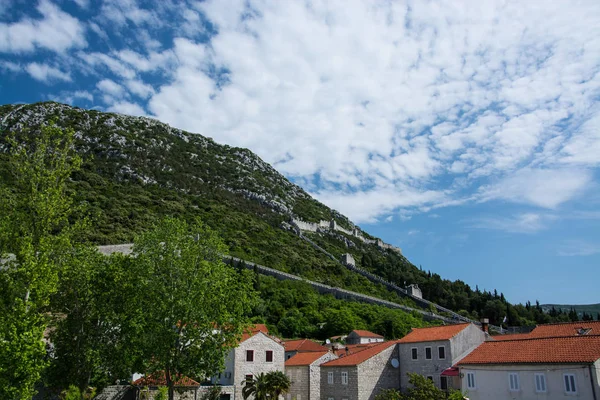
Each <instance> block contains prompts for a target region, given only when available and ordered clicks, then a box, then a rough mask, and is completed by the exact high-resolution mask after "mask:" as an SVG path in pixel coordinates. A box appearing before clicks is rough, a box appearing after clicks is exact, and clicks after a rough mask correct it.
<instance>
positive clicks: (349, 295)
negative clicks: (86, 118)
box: [98, 243, 461, 324]
mask: <svg viewBox="0 0 600 400" xmlns="http://www.w3.org/2000/svg"><path fill="white" fill-rule="evenodd" d="M132 247H133V245H132V244H131V243H127V244H119V245H109V246H98V251H99V252H100V253H101V254H104V255H110V254H113V253H123V254H131V249H132ZM332 257H333V256H332ZM223 261H224V262H225V263H226V264H228V265H232V266H237V265H239V264H240V263H242V265H245V267H246V268H247V269H249V270H254V268H256V270H257V272H259V273H260V274H263V275H268V276H272V277H274V278H276V279H279V280H293V281H301V282H306V283H308V284H309V285H311V286H312V287H313V288H314V289H315V290H317V292H319V293H321V294H332V295H333V296H335V297H336V298H338V299H348V300H355V301H360V302H363V303H370V304H378V305H382V306H385V307H389V308H399V309H401V310H404V311H406V312H413V311H414V312H417V313H419V314H421V315H422V316H423V318H424V319H426V320H428V321H433V320H439V321H444V322H446V323H449V324H455V323H458V322H461V321H460V320H457V319H456V318H447V317H444V316H442V315H438V314H435V313H433V312H430V311H425V310H420V309H417V308H412V307H408V306H405V305H402V304H398V303H394V302H391V301H387V300H383V299H379V298H377V297H373V296H369V295H366V294H362V293H356V292H352V291H350V290H346V289H341V288H337V287H333V286H329V285H325V284H323V283H319V282H314V281H311V280H308V279H305V278H302V277H300V276H297V275H293V274H289V273H287V272H283V271H279V270H277V269H273V268H269V267H265V266H264V265H260V264H256V263H253V262H251V261H246V260H242V259H240V258H237V257H231V256H224V257H223ZM357 272H358V271H357ZM380 279H381V278H380ZM382 281H383V279H382Z"/></svg>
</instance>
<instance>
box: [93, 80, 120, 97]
mask: <svg viewBox="0 0 600 400" xmlns="http://www.w3.org/2000/svg"><path fill="white" fill-rule="evenodd" d="M96 87H97V88H98V90H100V91H101V92H102V93H104V94H107V95H109V96H113V97H121V96H123V95H124V94H125V89H123V87H122V86H121V85H119V84H118V83H115V82H114V81H112V80H110V79H103V80H101V81H100V82H98V83H97V84H96Z"/></svg>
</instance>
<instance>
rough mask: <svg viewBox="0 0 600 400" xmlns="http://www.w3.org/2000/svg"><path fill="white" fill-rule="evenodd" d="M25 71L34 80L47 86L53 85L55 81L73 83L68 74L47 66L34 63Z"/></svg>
mask: <svg viewBox="0 0 600 400" xmlns="http://www.w3.org/2000/svg"><path fill="white" fill-rule="evenodd" d="M25 70H26V71H27V73H28V74H29V75H31V77H32V78H33V79H36V80H38V81H40V82H43V83H46V84H51V83H53V82H54V81H67V82H69V81H71V76H70V75H69V74H68V73H65V72H62V71H61V70H59V69H57V68H54V67H51V66H49V65H47V64H40V63H36V62H33V63H30V64H28V65H27V66H26V67H25Z"/></svg>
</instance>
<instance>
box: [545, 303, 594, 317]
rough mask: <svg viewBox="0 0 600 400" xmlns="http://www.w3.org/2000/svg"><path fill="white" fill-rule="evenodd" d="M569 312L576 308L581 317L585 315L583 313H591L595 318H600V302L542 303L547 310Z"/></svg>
mask: <svg viewBox="0 0 600 400" xmlns="http://www.w3.org/2000/svg"><path fill="white" fill-rule="evenodd" d="M553 308H554V309H555V310H557V311H562V312H565V313H568V312H569V311H571V310H575V312H576V313H577V315H578V316H579V318H582V317H583V314H584V313H585V314H587V315H591V316H592V317H593V318H594V319H597V318H599V315H600V303H598V304H542V309H543V310H544V311H545V312H550V311H551V310H552V309H553Z"/></svg>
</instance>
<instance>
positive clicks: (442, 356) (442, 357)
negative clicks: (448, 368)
mask: <svg viewBox="0 0 600 400" xmlns="http://www.w3.org/2000/svg"><path fill="white" fill-rule="evenodd" d="M438 358H439V359H440V360H445V359H446V348H445V347H444V346H439V347H438Z"/></svg>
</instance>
